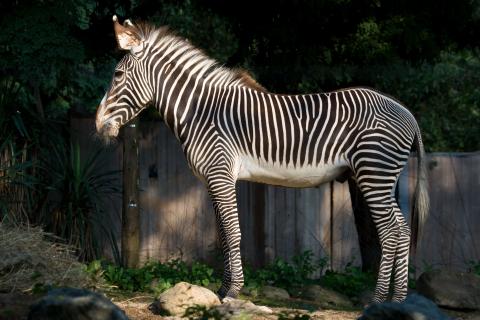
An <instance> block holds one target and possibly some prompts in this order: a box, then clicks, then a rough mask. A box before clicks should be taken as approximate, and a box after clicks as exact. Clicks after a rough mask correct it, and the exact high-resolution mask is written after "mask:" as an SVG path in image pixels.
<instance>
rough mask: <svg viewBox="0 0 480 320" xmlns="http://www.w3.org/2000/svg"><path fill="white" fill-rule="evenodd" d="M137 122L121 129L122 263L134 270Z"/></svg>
mask: <svg viewBox="0 0 480 320" xmlns="http://www.w3.org/2000/svg"><path fill="white" fill-rule="evenodd" d="M137 125H138V120H133V121H132V122H131V123H130V124H129V125H127V126H125V127H124V129H123V135H124V144H123V153H124V156H123V212H122V213H123V214H122V251H121V252H122V263H123V265H124V266H127V267H129V268H135V267H137V266H138V263H139V255H138V253H139V249H140V211H139V194H138V182H139V181H138V179H139V173H138V170H139V169H138V137H137Z"/></svg>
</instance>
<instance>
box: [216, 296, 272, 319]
mask: <svg viewBox="0 0 480 320" xmlns="http://www.w3.org/2000/svg"><path fill="white" fill-rule="evenodd" d="M215 310H217V311H218V312H219V314H220V316H221V318H222V319H229V318H232V317H235V318H236V317H238V316H239V315H242V314H248V315H260V314H271V313H272V312H273V311H272V309H270V308H268V307H265V306H257V305H255V304H253V303H252V302H251V301H248V300H240V299H230V300H228V301H227V302H224V303H222V304H221V305H219V306H216V307H215Z"/></svg>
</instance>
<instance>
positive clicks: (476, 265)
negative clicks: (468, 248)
mask: <svg viewBox="0 0 480 320" xmlns="http://www.w3.org/2000/svg"><path fill="white" fill-rule="evenodd" d="M468 265H469V266H470V272H472V273H473V274H476V275H477V276H480V260H478V261H474V260H471V261H470V262H469V263H468Z"/></svg>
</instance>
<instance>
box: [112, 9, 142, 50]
mask: <svg viewBox="0 0 480 320" xmlns="http://www.w3.org/2000/svg"><path fill="white" fill-rule="evenodd" d="M113 29H114V30H115V37H116V38H117V43H118V47H119V48H120V49H122V50H132V49H134V48H135V47H138V46H140V44H141V42H142V41H141V39H140V37H139V36H138V33H137V32H136V30H135V27H134V25H133V23H132V22H131V21H130V20H126V21H125V24H124V25H123V26H122V25H121V24H120V23H119V22H118V18H117V16H116V15H114V16H113Z"/></svg>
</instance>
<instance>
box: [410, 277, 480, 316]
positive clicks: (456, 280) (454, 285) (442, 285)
mask: <svg viewBox="0 0 480 320" xmlns="http://www.w3.org/2000/svg"><path fill="white" fill-rule="evenodd" d="M417 291H418V293H420V294H422V295H424V296H425V297H427V298H429V299H431V300H432V301H433V302H435V303H436V304H437V305H439V306H441V307H447V308H455V309H469V310H480V277H479V276H477V275H475V274H473V273H466V272H454V271H448V270H436V271H428V272H424V273H423V274H422V275H421V276H420V278H418V280H417Z"/></svg>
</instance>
